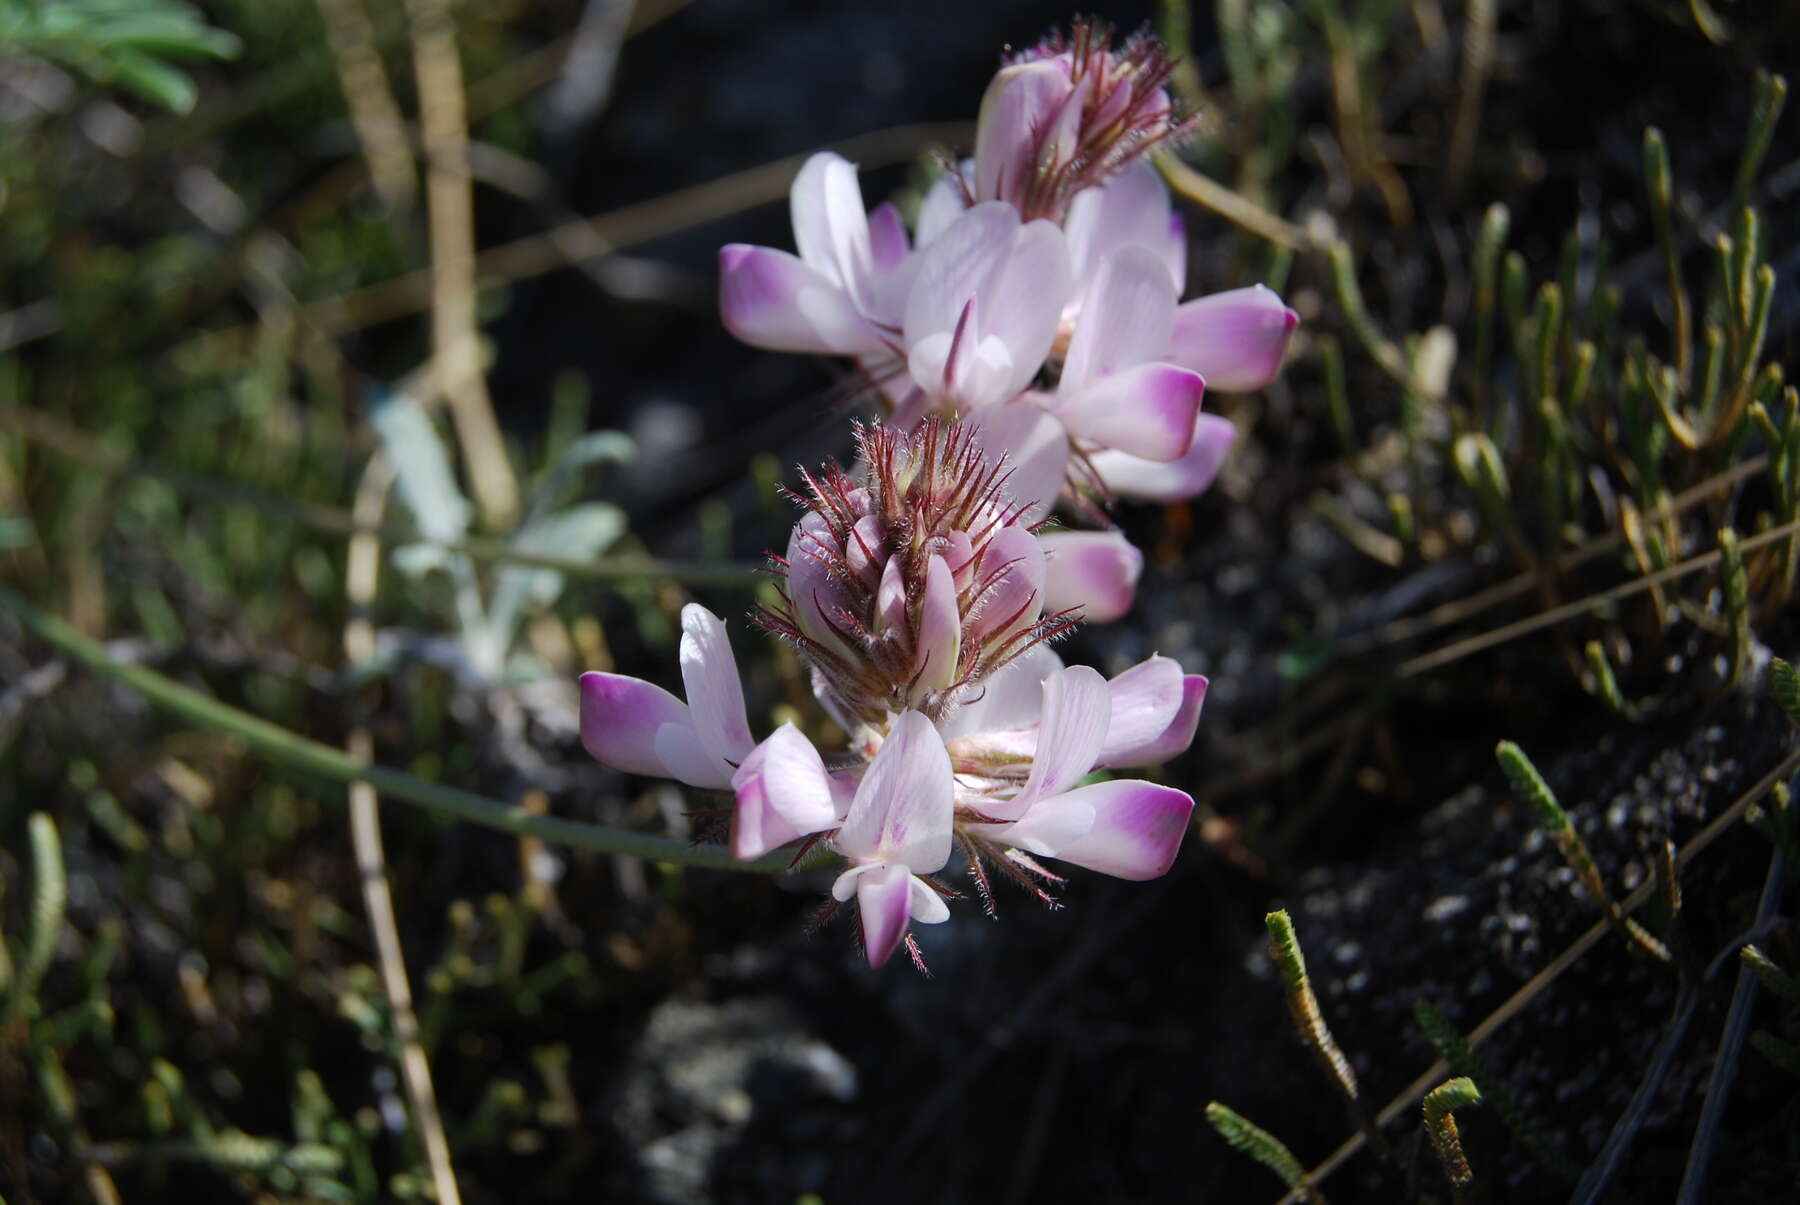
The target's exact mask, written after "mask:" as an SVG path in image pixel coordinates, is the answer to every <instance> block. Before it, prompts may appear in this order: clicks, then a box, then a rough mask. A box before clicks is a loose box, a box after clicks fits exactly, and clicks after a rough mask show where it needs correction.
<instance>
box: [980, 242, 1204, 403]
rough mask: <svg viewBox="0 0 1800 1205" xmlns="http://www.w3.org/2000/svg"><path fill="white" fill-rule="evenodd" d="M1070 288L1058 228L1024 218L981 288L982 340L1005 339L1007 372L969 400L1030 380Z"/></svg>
mask: <svg viewBox="0 0 1800 1205" xmlns="http://www.w3.org/2000/svg"><path fill="white" fill-rule="evenodd" d="M1072 293H1073V285H1072V283H1071V278H1070V275H1069V252H1068V248H1067V246H1066V245H1065V242H1064V239H1063V232H1062V230H1061V229H1060V228H1058V227H1057V226H1055V225H1054V224H1052V223H1050V222H1046V221H1042V220H1040V221H1036V222H1028V223H1026V224H1025V225H1024V226H1023V227H1021V228H1020V230H1019V232H1018V233H1017V234H1016V235H1014V236H1013V245H1012V250H1011V254H1010V255H1008V256H1007V259H1006V263H1005V265H1004V266H1003V267H1002V268H1001V270H1000V272H999V273H998V274H997V275H996V276H994V277H993V279H992V280H991V281H990V282H989V283H988V285H987V287H986V288H984V289H983V291H982V301H981V324H980V330H981V334H982V336H983V340H984V341H985V340H986V339H987V338H989V337H992V338H997V339H999V340H1000V341H1001V343H1003V344H1004V345H1005V347H1006V350H1007V353H1008V375H1006V376H1005V377H1003V378H1000V379H998V380H997V381H995V382H994V383H993V384H992V386H991V389H990V391H989V392H988V394H987V395H986V396H985V397H983V398H982V399H980V400H974V401H972V403H971V404H972V405H976V406H980V405H993V404H996V403H999V402H1005V401H1010V400H1011V399H1012V398H1013V397H1014V395H1016V394H1017V393H1018V392H1019V391H1020V390H1021V389H1024V388H1025V387H1026V386H1027V385H1029V384H1030V383H1031V381H1032V379H1033V378H1034V377H1036V376H1037V373H1038V369H1040V368H1042V367H1043V366H1044V357H1045V356H1048V355H1049V354H1050V346H1051V344H1053V343H1054V342H1056V332H1057V328H1058V327H1059V326H1060V325H1061V323H1062V312H1063V307H1064V306H1065V305H1067V304H1068V303H1069V299H1070V297H1071V295H1072ZM1171 300H1172V299H1171Z"/></svg>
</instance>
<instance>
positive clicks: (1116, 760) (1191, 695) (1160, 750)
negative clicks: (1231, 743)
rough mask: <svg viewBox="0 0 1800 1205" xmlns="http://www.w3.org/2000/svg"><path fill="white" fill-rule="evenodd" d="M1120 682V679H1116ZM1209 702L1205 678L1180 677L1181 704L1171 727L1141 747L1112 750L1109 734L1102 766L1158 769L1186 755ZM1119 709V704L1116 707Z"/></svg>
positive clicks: (1191, 675)
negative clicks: (1162, 764)
mask: <svg viewBox="0 0 1800 1205" xmlns="http://www.w3.org/2000/svg"><path fill="white" fill-rule="evenodd" d="M1114 681H1115V682H1116V681H1118V679H1116V678H1115V679H1114ZM1205 702H1206V679H1205V678H1204V677H1202V676H1201V675H1199V674H1183V675H1182V676H1181V703H1180V705H1179V706H1178V707H1177V708H1176V710H1175V714H1174V716H1173V717H1172V718H1171V719H1170V720H1169V723H1168V725H1167V726H1166V727H1165V728H1164V729H1163V730H1162V731H1161V732H1159V733H1157V734H1156V735H1155V736H1153V737H1151V738H1150V739H1149V740H1147V741H1145V742H1144V743H1143V744H1141V745H1133V746H1129V747H1127V746H1121V747H1118V748H1113V747H1111V746H1112V740H1111V734H1110V733H1109V734H1108V740H1107V744H1108V749H1107V750H1106V751H1105V752H1103V753H1101V755H1100V764H1101V765H1103V766H1116V767H1126V766H1155V765H1160V764H1161V763H1163V762H1166V761H1169V760H1171V759H1173V758H1177V757H1180V756H1181V755H1182V754H1183V753H1186V752H1187V749H1188V746H1189V745H1191V744H1193V743H1194V732H1195V730H1196V729H1198V728H1199V726H1200V708H1201V705H1202V704H1204V703H1205ZM1114 705H1115V706H1117V704H1116V702H1115V704H1114Z"/></svg>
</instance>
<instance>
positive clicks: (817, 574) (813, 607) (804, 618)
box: [787, 511, 852, 656]
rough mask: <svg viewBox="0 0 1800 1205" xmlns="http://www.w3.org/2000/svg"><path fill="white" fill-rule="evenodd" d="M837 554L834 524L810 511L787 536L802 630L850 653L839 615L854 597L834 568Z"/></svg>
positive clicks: (791, 588)
mask: <svg viewBox="0 0 1800 1205" xmlns="http://www.w3.org/2000/svg"><path fill="white" fill-rule="evenodd" d="M838 555H839V554H838V553H837V547H836V541H835V540H833V539H832V538H831V525H830V524H829V523H827V522H826V521H825V520H824V519H823V518H822V517H821V516H819V515H818V514H817V513H815V512H811V511H809V512H808V513H807V514H806V515H805V516H803V517H802V518H801V520H800V522H799V523H796V524H795V525H794V531H793V534H792V535H791V536H790V537H789V538H788V548H787V562H788V565H787V595H788V601H789V602H790V603H792V604H793V608H794V620H795V622H797V623H798V624H799V625H800V630H801V631H802V632H803V633H805V634H806V636H807V637H808V638H809V639H811V640H814V641H817V642H818V643H819V644H821V645H823V646H825V648H827V649H829V650H830V651H832V652H834V653H837V654H839V655H840V656H847V655H850V654H851V652H852V649H851V644H850V641H849V639H848V638H846V637H845V636H844V635H843V633H842V632H841V631H840V630H839V628H840V625H841V621H840V620H839V619H838V616H839V614H840V613H842V612H844V611H847V610H848V609H849V608H850V604H851V601H852V600H851V597H850V591H849V590H848V589H846V588H845V586H844V583H843V582H842V581H841V580H840V579H839V577H838V574H837V571H836V570H835V569H834V565H833V561H834V559H835V558H837V557H838Z"/></svg>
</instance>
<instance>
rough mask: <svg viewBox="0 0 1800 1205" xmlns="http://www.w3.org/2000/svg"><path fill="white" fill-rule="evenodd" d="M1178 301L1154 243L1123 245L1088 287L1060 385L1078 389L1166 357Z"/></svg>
mask: <svg viewBox="0 0 1800 1205" xmlns="http://www.w3.org/2000/svg"><path fill="white" fill-rule="evenodd" d="M1175 300H1176V298H1175V283H1174V282H1173V281H1172V280H1170V279H1169V270H1168V268H1167V266H1165V265H1164V264H1163V262H1162V260H1161V259H1160V258H1158V256H1157V254H1156V252H1155V251H1154V250H1152V249H1151V248H1150V247H1147V246H1143V245H1141V244H1133V245H1130V246H1125V247H1121V248H1119V249H1118V250H1117V251H1114V252H1113V253H1112V254H1110V255H1108V256H1107V257H1106V258H1105V259H1103V260H1101V261H1100V263H1099V265H1098V266H1097V268H1096V269H1095V271H1094V273H1093V275H1092V277H1091V278H1090V279H1089V280H1088V282H1087V287H1086V289H1085V290H1084V292H1083V296H1082V302H1081V317H1080V318H1078V319H1077V320H1076V322H1075V334H1074V337H1073V338H1071V339H1070V340H1069V354H1068V356H1067V357H1066V358H1065V359H1064V361H1063V371H1062V382H1061V385H1060V386H1059V388H1060V389H1061V390H1063V391H1064V392H1068V393H1078V392H1080V391H1081V390H1082V389H1084V388H1085V387H1086V386H1088V385H1089V384H1091V383H1093V382H1094V381H1096V380H1098V379H1099V378H1101V377H1105V376H1110V375H1112V374H1113V373H1116V372H1120V371H1122V370H1124V369H1127V368H1131V367H1133V366H1135V365H1138V364H1148V363H1151V362H1152V361H1155V360H1160V359H1162V358H1163V352H1164V351H1165V350H1166V349H1167V348H1168V346H1169V336H1170V333H1171V332H1172V331H1173V330H1174V323H1175Z"/></svg>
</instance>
